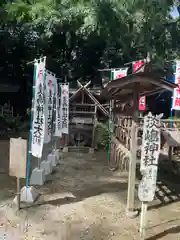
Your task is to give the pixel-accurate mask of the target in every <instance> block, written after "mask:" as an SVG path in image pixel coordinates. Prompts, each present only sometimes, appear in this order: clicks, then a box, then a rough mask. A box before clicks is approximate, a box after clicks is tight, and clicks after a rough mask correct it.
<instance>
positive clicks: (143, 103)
mask: <svg viewBox="0 0 180 240" xmlns="http://www.w3.org/2000/svg"><path fill="white" fill-rule="evenodd" d="M139 111H146V97H145V96H143V97H140V98H139Z"/></svg>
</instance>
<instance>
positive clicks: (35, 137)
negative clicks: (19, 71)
mask: <svg viewBox="0 0 180 240" xmlns="http://www.w3.org/2000/svg"><path fill="white" fill-rule="evenodd" d="M45 60H46V58H43V59H40V60H39V61H37V62H35V66H34V67H35V68H36V76H35V86H34V87H35V89H34V106H33V122H32V143H31V153H32V155H33V156H34V157H37V158H41V156H42V150H43V143H44V130H45V116H44V74H45Z"/></svg>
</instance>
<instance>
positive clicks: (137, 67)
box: [133, 61, 144, 73]
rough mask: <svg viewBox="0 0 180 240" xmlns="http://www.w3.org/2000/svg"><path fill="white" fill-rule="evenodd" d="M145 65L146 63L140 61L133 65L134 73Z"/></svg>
mask: <svg viewBox="0 0 180 240" xmlns="http://www.w3.org/2000/svg"><path fill="white" fill-rule="evenodd" d="M143 64H144V61H138V62H135V63H134V64H133V71H134V73H135V72H137V70H138V69H139V68H140V67H141V66H142V65H143Z"/></svg>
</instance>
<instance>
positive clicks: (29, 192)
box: [13, 186, 40, 204]
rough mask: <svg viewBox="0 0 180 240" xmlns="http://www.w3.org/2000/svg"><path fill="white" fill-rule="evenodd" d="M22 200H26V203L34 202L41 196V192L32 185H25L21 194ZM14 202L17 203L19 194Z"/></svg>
mask: <svg viewBox="0 0 180 240" xmlns="http://www.w3.org/2000/svg"><path fill="white" fill-rule="evenodd" d="M20 196H21V197H20V201H21V202H24V203H34V202H35V201H36V200H37V199H38V197H39V196H40V194H39V193H38V191H37V190H36V189H35V188H34V187H32V186H29V187H26V186H24V187H23V188H22V189H21V195H20ZM13 202H14V203H15V204H17V196H16V197H15V198H14V200H13Z"/></svg>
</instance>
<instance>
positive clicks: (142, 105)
mask: <svg viewBox="0 0 180 240" xmlns="http://www.w3.org/2000/svg"><path fill="white" fill-rule="evenodd" d="M144 63H145V62H144V61H143V60H140V61H137V62H133V72H134V73H136V72H137V71H138V69H139V68H140V67H141V66H142V65H144ZM139 111H146V96H142V97H140V98H139Z"/></svg>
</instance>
